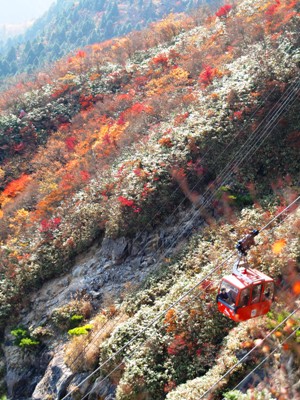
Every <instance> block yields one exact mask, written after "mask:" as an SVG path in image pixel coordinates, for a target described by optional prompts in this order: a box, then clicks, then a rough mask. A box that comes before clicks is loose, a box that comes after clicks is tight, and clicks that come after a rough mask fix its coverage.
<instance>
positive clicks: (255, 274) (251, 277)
mask: <svg viewBox="0 0 300 400" xmlns="http://www.w3.org/2000/svg"><path fill="white" fill-rule="evenodd" d="M240 272H241V276H237V275H235V274H231V275H226V276H224V278H223V280H225V281H227V282H229V283H231V284H232V285H233V286H235V287H236V288H238V289H244V288H245V287H247V286H249V285H252V284H253V283H256V282H257V283H259V282H260V281H266V282H273V279H272V278H270V277H269V276H268V275H266V274H264V273H263V272H260V271H257V270H256V269H251V268H247V269H242V270H241V271H240ZM243 277H245V279H243Z"/></svg>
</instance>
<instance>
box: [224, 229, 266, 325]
mask: <svg viewBox="0 0 300 400" xmlns="http://www.w3.org/2000/svg"><path fill="white" fill-rule="evenodd" d="M257 233H258V231H253V232H252V234H250V235H252V238H253V236H255V235H257ZM247 237H248V239H249V235H247ZM247 237H246V238H247ZM246 242H247V241H245V243H246ZM241 243H243V241H239V243H238V246H237V248H238V250H239V251H240V253H241V254H242V255H243V256H246V254H247V253H246V250H248V248H249V247H247V248H246V247H243V246H241ZM248 243H249V240H248ZM253 243H254V242H253ZM253 243H252V244H253ZM273 299H274V280H273V279H272V278H270V277H269V276H267V275H265V274H264V273H262V272H260V271H257V270H256V269H251V268H249V265H248V263H247V262H246V261H244V262H243V263H241V261H240V258H239V259H238V261H237V262H236V263H235V265H234V267H233V271H232V274H231V275H227V276H224V278H223V279H222V281H221V284H220V287H219V293H218V296H217V303H218V309H219V311H220V312H221V313H222V314H224V315H226V317H229V318H231V319H233V320H234V321H236V322H241V321H247V320H248V319H250V318H255V317H259V316H261V315H265V314H267V312H269V310H270V308H271V304H272V301H273Z"/></svg>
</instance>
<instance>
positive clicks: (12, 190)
mask: <svg viewBox="0 0 300 400" xmlns="http://www.w3.org/2000/svg"><path fill="white" fill-rule="evenodd" d="M31 179H32V178H31V177H30V176H29V175H26V174H23V175H21V176H20V178H18V179H16V180H14V181H12V182H10V183H9V184H8V185H7V186H6V188H5V189H4V190H3V192H2V194H1V195H0V203H1V204H2V207H3V206H4V205H5V204H7V203H8V202H9V201H10V199H12V198H14V197H16V196H17V195H18V194H20V193H21V192H22V191H23V190H24V189H25V187H26V186H27V184H28V183H29V182H30V181H31Z"/></svg>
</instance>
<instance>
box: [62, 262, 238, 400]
mask: <svg viewBox="0 0 300 400" xmlns="http://www.w3.org/2000/svg"><path fill="white" fill-rule="evenodd" d="M229 258H231V256H229V257H227V258H226V259H225V260H224V261H223V263H222V264H221V265H217V266H216V267H215V268H213V269H212V270H211V271H210V272H209V273H208V274H207V275H206V276H205V277H204V278H203V279H201V280H200V282H197V283H196V284H195V285H194V286H192V287H191V288H190V289H189V290H188V291H186V292H185V293H184V294H183V295H181V296H180V297H179V298H178V299H177V300H175V301H174V302H173V303H172V304H171V305H170V306H168V307H167V308H166V309H165V310H163V311H161V312H160V313H159V314H158V315H157V316H156V317H155V318H153V319H152V320H151V321H150V322H149V323H148V324H147V325H146V326H145V327H144V328H143V329H141V330H140V331H139V332H138V333H136V334H135V335H134V336H133V337H132V338H131V339H130V340H129V341H128V342H126V343H125V344H124V345H123V346H122V347H121V348H120V349H119V350H117V351H116V352H115V353H114V354H113V355H111V356H110V357H109V358H108V359H107V360H105V361H104V362H103V363H102V364H101V365H99V367H97V368H96V369H95V370H94V371H93V372H92V373H91V374H90V375H88V376H87V377H86V378H85V379H84V380H83V381H81V382H80V383H79V384H77V385H76V388H78V387H80V386H81V385H83V383H85V382H86V381H87V380H88V379H90V378H91V377H92V376H93V375H95V374H96V373H97V372H98V371H99V370H100V369H101V368H102V367H104V366H105V365H106V364H108V363H109V362H110V361H112V360H113V359H114V358H115V357H116V356H117V355H118V354H120V353H121V352H122V351H123V350H124V349H126V348H127V347H128V346H129V345H130V344H131V343H133V342H134V341H135V340H136V339H137V338H138V337H140V336H141V335H142V334H143V333H144V332H145V331H146V330H147V329H148V328H150V327H151V326H153V325H155V324H156V323H157V322H158V321H159V320H160V318H161V317H163V316H164V315H165V314H166V313H167V312H168V311H169V310H171V309H172V308H174V307H175V306H176V305H177V304H178V303H180V302H181V300H182V299H184V298H185V297H186V296H187V295H189V294H190V293H191V292H193V291H194V290H195V289H196V287H198V286H199V285H201V283H203V282H204V281H205V279H206V278H207V277H208V276H210V275H212V274H213V273H214V272H215V271H217V270H218V269H219V268H221V267H222V266H223V264H225V263H226V261H228V260H229ZM186 286H187V285H185V287H186ZM75 390H76V389H75V388H74V389H73V390H71V391H70V392H69V393H67V395H66V396H65V397H63V398H62V399H61V400H65V399H66V398H67V396H68V395H70V394H71V393H73V392H74V391H75Z"/></svg>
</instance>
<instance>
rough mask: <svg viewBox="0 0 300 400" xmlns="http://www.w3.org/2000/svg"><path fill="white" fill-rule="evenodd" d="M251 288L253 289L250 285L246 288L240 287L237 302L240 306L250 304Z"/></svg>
mask: <svg viewBox="0 0 300 400" xmlns="http://www.w3.org/2000/svg"><path fill="white" fill-rule="evenodd" d="M250 289H251V288H250V287H245V288H244V289H240V296H239V303H238V304H237V307H238V308H241V307H247V306H248V305H249V301H250ZM245 300H246V301H245Z"/></svg>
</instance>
